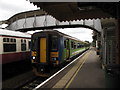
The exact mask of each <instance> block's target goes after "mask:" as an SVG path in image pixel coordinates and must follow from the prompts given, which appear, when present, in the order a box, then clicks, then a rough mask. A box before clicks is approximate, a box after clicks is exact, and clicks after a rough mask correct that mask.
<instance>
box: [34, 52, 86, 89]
mask: <svg viewBox="0 0 120 90" xmlns="http://www.w3.org/2000/svg"><path fill="white" fill-rule="evenodd" d="M87 52H88V51H85V52H84V53H83V54H82V55H80V56H79V57H77V58H76V59H74V60H73V61H72V62H70V63H69V64H68V65H67V66H65V67H64V68H62V69H61V70H59V71H58V72H56V73H55V74H53V75H52V76H51V77H49V78H48V79H47V80H45V81H44V82H42V83H41V84H40V85H38V86H37V87H35V88H34V89H33V90H37V89H39V88H40V87H41V86H42V85H44V84H45V83H47V82H48V81H49V80H51V79H52V78H53V77H55V76H56V75H57V74H59V73H60V72H61V71H63V70H64V69H65V68H67V67H68V66H69V65H71V64H72V63H73V62H75V61H76V60H78V59H79V58H80V57H82V56H83V55H84V54H85V53H87Z"/></svg>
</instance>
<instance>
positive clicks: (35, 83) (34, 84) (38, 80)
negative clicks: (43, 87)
mask: <svg viewBox="0 0 120 90" xmlns="http://www.w3.org/2000/svg"><path fill="white" fill-rule="evenodd" d="M45 80H46V78H41V77H36V78H35V79H34V80H31V81H28V82H27V83H25V84H23V85H21V86H19V87H17V88H16V89H17V90H23V89H27V90H33V89H34V88H35V87H37V86H38V85H39V84H41V83H42V82H43V81H45Z"/></svg>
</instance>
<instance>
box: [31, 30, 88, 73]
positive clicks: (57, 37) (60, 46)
mask: <svg viewBox="0 0 120 90" xmlns="http://www.w3.org/2000/svg"><path fill="white" fill-rule="evenodd" d="M31 41H32V48H31V60H32V65H33V67H34V69H35V70H34V71H35V73H41V72H45V71H47V70H48V69H50V67H51V66H55V65H58V66H59V65H61V64H62V63H64V62H66V61H69V60H71V59H70V58H72V57H74V56H75V55H77V54H79V53H80V52H82V51H84V50H85V49H87V48H86V47H85V44H86V43H85V42H82V41H80V40H79V39H76V38H74V37H71V36H69V35H66V34H63V33H61V32H59V31H56V30H49V31H48V30H46V31H41V32H37V33H34V34H33V35H32V40H31Z"/></svg>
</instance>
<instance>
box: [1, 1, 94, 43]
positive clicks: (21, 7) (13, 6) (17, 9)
mask: <svg viewBox="0 0 120 90" xmlns="http://www.w3.org/2000/svg"><path fill="white" fill-rule="evenodd" d="M36 9H39V8H37V6H34V5H33V4H30V2H29V0H27V1H26V0H0V13H1V15H0V21H2V20H7V19H9V18H10V17H11V16H13V15H15V14H17V13H21V12H25V11H29V10H36ZM3 27H4V26H3ZM58 30H59V31H61V32H63V33H65V34H68V35H71V36H73V37H76V38H78V39H80V40H82V41H85V40H87V41H89V42H92V30H90V29H86V28H67V29H58ZM31 33H33V32H31Z"/></svg>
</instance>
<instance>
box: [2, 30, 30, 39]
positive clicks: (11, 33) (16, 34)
mask: <svg viewBox="0 0 120 90" xmlns="http://www.w3.org/2000/svg"><path fill="white" fill-rule="evenodd" d="M0 36H13V37H24V38H31V35H30V34H28V33H23V32H19V31H12V30H6V29H0Z"/></svg>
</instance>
